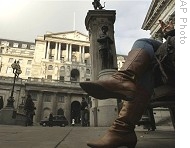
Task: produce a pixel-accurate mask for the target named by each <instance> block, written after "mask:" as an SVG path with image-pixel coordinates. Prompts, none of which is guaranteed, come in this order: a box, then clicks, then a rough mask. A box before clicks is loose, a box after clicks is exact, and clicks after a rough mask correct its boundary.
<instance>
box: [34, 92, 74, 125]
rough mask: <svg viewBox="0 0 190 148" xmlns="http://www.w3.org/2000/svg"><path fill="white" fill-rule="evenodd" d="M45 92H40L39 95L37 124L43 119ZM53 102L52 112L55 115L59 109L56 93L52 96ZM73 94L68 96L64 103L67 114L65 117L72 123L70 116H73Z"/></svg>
mask: <svg viewBox="0 0 190 148" xmlns="http://www.w3.org/2000/svg"><path fill="white" fill-rule="evenodd" d="M43 97H44V95H43V92H39V93H38V94H37V106H36V108H37V112H36V122H40V120H41V118H42V115H43V114H42V113H43V108H44V106H43V104H44V102H43ZM51 98H52V101H51V103H52V104H51V108H52V112H53V114H54V115H55V114H57V109H58V106H57V105H58V104H57V103H58V102H57V101H58V100H57V99H56V98H57V97H56V93H54V94H52V97H51ZM70 106H71V94H67V98H66V99H65V102H64V108H63V109H64V112H65V117H66V118H67V119H68V121H70V114H71V111H70V110H71V107H70Z"/></svg>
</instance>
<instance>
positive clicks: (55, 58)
mask: <svg viewBox="0 0 190 148" xmlns="http://www.w3.org/2000/svg"><path fill="white" fill-rule="evenodd" d="M57 45H58V43H57V42H56V43H55V57H54V60H57V50H58V48H57Z"/></svg>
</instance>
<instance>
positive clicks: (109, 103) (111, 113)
mask: <svg viewBox="0 0 190 148" xmlns="http://www.w3.org/2000/svg"><path fill="white" fill-rule="evenodd" d="M115 72H116V70H114V69H105V70H102V71H100V73H99V80H105V79H107V78H108V77H110V76H111V75H112V74H113V73H115ZM117 116H118V107H117V99H115V98H110V99H106V100H98V107H97V125H98V126H111V125H112V123H113V121H114V120H115V118H116V117H117Z"/></svg>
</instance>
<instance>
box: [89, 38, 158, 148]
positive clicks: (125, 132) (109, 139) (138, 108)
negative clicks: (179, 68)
mask: <svg viewBox="0 0 190 148" xmlns="http://www.w3.org/2000/svg"><path fill="white" fill-rule="evenodd" d="M160 45H161V43H160V42H157V41H155V40H151V39H140V40H137V41H136V42H135V43H134V45H133V47H132V50H131V51H130V53H129V54H128V57H127V59H126V62H125V63H124V65H123V67H122V68H121V71H118V72H116V73H115V74H114V75H113V76H112V77H111V78H110V79H109V80H105V81H103V80H101V81H99V80H98V81H96V82H91V85H88V87H91V89H93V90H96V89H94V88H97V87H96V86H101V89H102V88H103V89H104V90H109V91H107V92H109V93H111V95H112V97H110V96H109V97H110V98H114V97H115V96H116V95H115V92H116V91H117V92H118V91H119V89H122V90H123V92H119V93H122V94H124V95H123V96H122V95H121V98H120V99H124V100H128V99H126V96H125V95H126V93H125V92H127V91H128V90H129V89H131V86H133V87H134V89H133V91H134V94H135V95H134V96H133V99H132V101H125V102H124V103H123V106H122V109H121V111H120V113H119V116H118V118H117V119H116V120H115V122H114V123H113V125H112V126H111V128H110V129H109V130H108V131H107V133H106V134H105V135H104V136H103V137H102V138H101V139H100V140H98V141H95V142H88V143H87V145H88V146H90V147H96V148H112V147H119V146H128V147H130V148H134V147H135V145H136V143H137V137H136V134H135V131H134V128H135V125H136V124H137V123H138V121H139V120H140V119H141V117H142V114H143V112H144V110H145V108H146V107H147V104H148V102H149V99H150V96H151V93H152V90H153V81H152V73H151V71H152V69H151V67H150V66H151V62H152V60H153V57H154V51H155V50H157V48H158V47H159V46H160ZM130 73H131V75H130ZM133 77H134V78H133ZM111 86H112V87H111ZM116 87H118V88H116ZM112 92H114V93H112ZM87 93H88V91H87ZM96 93H97V92H96ZM102 93H103V92H102ZM92 94H94V93H92ZM89 95H91V94H89ZM127 95H128V94H127ZM99 97H101V96H99ZM97 99H99V98H98V97H97Z"/></svg>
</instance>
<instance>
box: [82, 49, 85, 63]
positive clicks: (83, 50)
mask: <svg viewBox="0 0 190 148" xmlns="http://www.w3.org/2000/svg"><path fill="white" fill-rule="evenodd" d="M84 53H85V49H84V46H82V63H84V60H85V59H84V58H85V56H84Z"/></svg>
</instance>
